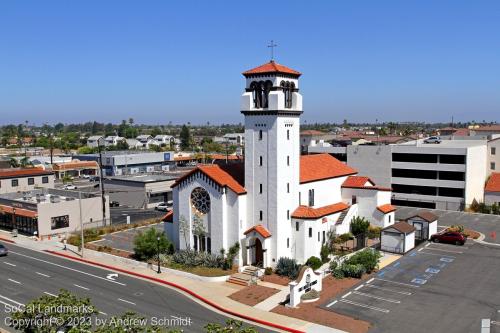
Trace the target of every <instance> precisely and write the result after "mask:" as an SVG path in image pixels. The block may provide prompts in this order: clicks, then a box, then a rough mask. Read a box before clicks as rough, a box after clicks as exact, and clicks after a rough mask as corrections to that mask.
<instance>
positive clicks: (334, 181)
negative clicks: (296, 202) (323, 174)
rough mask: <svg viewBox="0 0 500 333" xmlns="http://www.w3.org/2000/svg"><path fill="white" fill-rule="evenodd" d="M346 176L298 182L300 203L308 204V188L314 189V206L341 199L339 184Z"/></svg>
mask: <svg viewBox="0 0 500 333" xmlns="http://www.w3.org/2000/svg"><path fill="white" fill-rule="evenodd" d="M346 178H347V177H345V176H344V177H337V178H330V179H326V180H321V181H317V182H310V183H303V184H300V187H299V189H300V193H301V194H300V204H302V205H306V206H308V205H309V190H310V189H314V206H313V207H323V206H327V205H332V204H334V203H338V202H341V201H342V194H341V190H340V189H341V185H342V183H343V182H344V181H345V180H346Z"/></svg>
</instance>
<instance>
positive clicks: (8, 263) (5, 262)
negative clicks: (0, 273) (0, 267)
mask: <svg viewBox="0 0 500 333" xmlns="http://www.w3.org/2000/svg"><path fill="white" fill-rule="evenodd" d="M3 263H4V264H6V265H9V266H12V267H16V265H14V264H11V263H10V262H7V261H4V262H3Z"/></svg>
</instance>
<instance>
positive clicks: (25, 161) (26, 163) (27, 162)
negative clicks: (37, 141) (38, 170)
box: [19, 156, 33, 168]
mask: <svg viewBox="0 0 500 333" xmlns="http://www.w3.org/2000/svg"><path fill="white" fill-rule="evenodd" d="M19 165H20V166H21V168H31V167H33V162H31V161H30V158H29V157H28V156H24V157H23V158H21V159H20V160H19Z"/></svg>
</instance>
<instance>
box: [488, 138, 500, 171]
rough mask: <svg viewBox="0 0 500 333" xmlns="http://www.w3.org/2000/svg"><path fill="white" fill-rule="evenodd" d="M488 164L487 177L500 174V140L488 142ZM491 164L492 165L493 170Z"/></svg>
mask: <svg viewBox="0 0 500 333" xmlns="http://www.w3.org/2000/svg"><path fill="white" fill-rule="evenodd" d="M487 154H488V164H487V165H486V168H487V171H488V172H487V175H488V176H489V175H491V173H492V172H500V139H496V140H490V141H488V152H487ZM491 163H493V164H494V167H495V168H494V169H493V168H492V165H491Z"/></svg>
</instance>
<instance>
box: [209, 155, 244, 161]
mask: <svg viewBox="0 0 500 333" xmlns="http://www.w3.org/2000/svg"><path fill="white" fill-rule="evenodd" d="M207 157H208V158H210V159H213V160H225V159H226V157H227V159H228V160H231V161H236V160H243V156H238V155H227V156H226V155H225V154H210V155H208V156H207Z"/></svg>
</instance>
